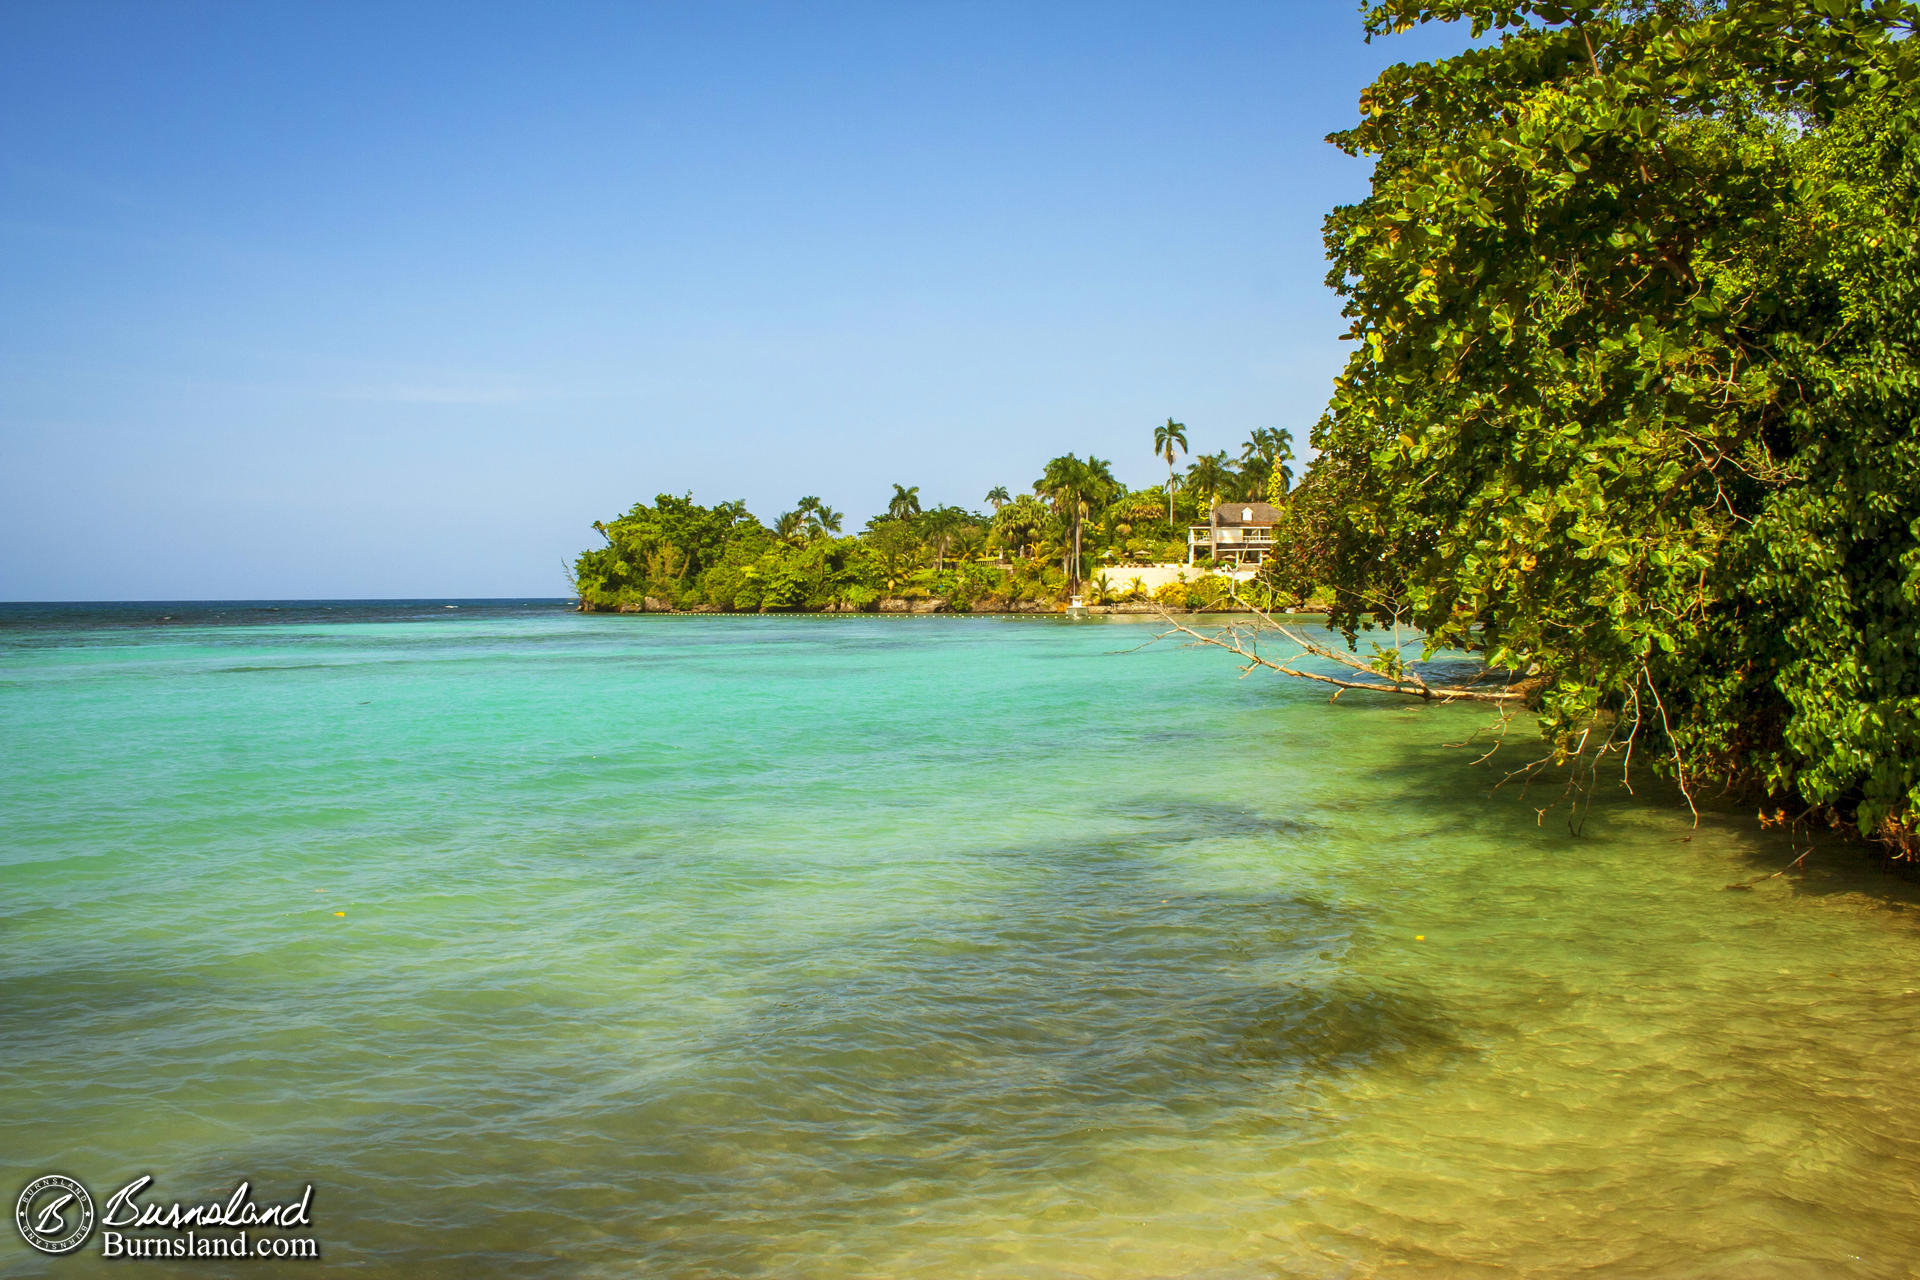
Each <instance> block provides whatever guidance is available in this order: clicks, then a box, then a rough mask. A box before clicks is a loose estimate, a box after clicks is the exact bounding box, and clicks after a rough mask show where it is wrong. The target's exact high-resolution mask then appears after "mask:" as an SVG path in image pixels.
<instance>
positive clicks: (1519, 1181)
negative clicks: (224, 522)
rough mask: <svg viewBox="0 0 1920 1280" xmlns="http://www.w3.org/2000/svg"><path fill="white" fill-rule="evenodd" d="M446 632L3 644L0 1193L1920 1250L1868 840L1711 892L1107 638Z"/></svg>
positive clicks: (414, 1254) (1054, 1273)
mask: <svg viewBox="0 0 1920 1280" xmlns="http://www.w3.org/2000/svg"><path fill="white" fill-rule="evenodd" d="M457 603H458V604H459V606H460V607H458V608H449V607H445V605H444V603H443V602H410V603H407V604H404V605H355V604H352V603H332V604H327V603H321V604H311V603H309V604H300V603H286V604H280V605H273V606H256V605H227V606H218V607H203V606H186V605H179V606H173V605H157V606H156V605H139V606H116V607H96V608H81V609H73V608H49V607H38V608H36V607H26V606H7V607H5V608H4V609H0V1062H3V1064H4V1070H3V1071H0V1174H4V1177H0V1193H4V1194H5V1195H7V1196H9V1197H10V1196H12V1195H13V1194H14V1193H15V1191H16V1189H17V1188H18V1187H19V1186H20V1185H22V1184H24V1183H25V1182H26V1181H27V1180H28V1179H29V1178H31V1177H33V1176H36V1175H38V1174H41V1173H46V1172H62V1173H67V1174H71V1175H74V1176H77V1177H79V1178H80V1179H81V1180H82V1181H83V1182H85V1183H87V1184H88V1185H89V1186H91V1187H93V1188H94V1190H95V1192H96V1195H98V1194H99V1193H101V1192H102V1191H104V1190H107V1189H111V1188H114V1187H118V1186H119V1185H121V1184H122V1183H124V1182H126V1181H128V1180H130V1179H132V1178H134V1177H136V1176H138V1175H140V1174H142V1173H148V1174H152V1175H153V1176H154V1178H155V1192H154V1196H155V1197H157V1198H160V1199H163V1200H171V1199H180V1200H194V1199H209V1198H223V1197H224V1193H225V1192H226V1191H228V1190H229V1189H231V1188H232V1187H233V1185H234V1184H235V1183H236V1182H237V1181H238V1180H240V1179H241V1178H247V1179H250V1180H252V1182H253V1184H254V1186H255V1187H256V1188H257V1189H258V1190H259V1191H260V1192H261V1193H262V1194H263V1195H271V1194H281V1193H286V1194H291V1193H294V1192H297V1191H298V1189H299V1188H300V1187H301V1186H302V1185H304V1184H306V1183H309V1182H310V1183H312V1184H313V1185H314V1204H313V1217H314V1230H313V1235H314V1236H315V1237H316V1238H317V1239H318V1240H319V1241H320V1242H321V1247H322V1250H323V1258H324V1261H323V1262H322V1263H321V1264H318V1265H316V1264H314V1263H311V1262H305V1263H284V1264H261V1263H249V1264H246V1265H245V1267H237V1268H233V1269H232V1271H231V1273H232V1274H251V1275H264V1274H291V1275H301V1274H315V1273H316V1271H317V1270H318V1269H319V1267H324V1268H326V1269H328V1270H341V1269H344V1270H350V1271H351V1272H352V1273H353V1274H356V1275H360V1276H367V1277H389V1276H391V1277H423V1276H424V1277H438V1276H445V1277H469V1276H486V1275H503V1276H505V1275H511V1276H536V1277H541V1276H552V1277H649V1278H656V1277H718V1276H752V1277H810V1278H811V1277H826V1278H830V1277H900V1278H908V1277H913V1278H918V1277H927V1278H933V1277H940V1278H948V1277H963V1276H977V1277H1087V1278H1089V1280H1092V1278H1100V1280H1105V1278H1108V1277H1330V1278H1331V1277H1368V1276H1376V1275H1407V1276H1421V1277H1428V1276H1434V1277H1493V1276H1499V1277H1564V1276H1568V1275H1572V1274H1576V1273H1577V1274H1580V1275H1585V1276H1594V1277H1659V1278H1661V1280H1669V1278H1672V1277H1688V1276H1699V1277H1742V1278H1747V1277H1809V1278H1812V1277H1851V1276H1861V1277H1869V1276H1870V1277H1881V1276H1885V1277H1894V1276H1908V1275H1911V1274H1913V1273H1914V1270H1915V1266H1916V1262H1917V1260H1920V1209H1917V1208H1916V1205H1920V1199H1917V1198H1916V1196H1917V1193H1920V1090H1916V1089H1915V1087H1914V1081H1915V1073H1916V1069H1920V990H1916V989H1917V988H1920V899H1916V896H1915V895H1914V893H1913V891H1912V889H1911V887H1910V885H1909V884H1908V883H1907V882H1904V881H1902V880H1900V879H1898V878H1895V877H1889V876H1887V875H1884V874H1882V873H1881V872H1879V871H1878V870H1876V869H1875V868H1873V867H1872V866H1871V865H1869V864H1868V863H1867V862H1866V861H1865V860H1864V859H1862V858H1861V857H1860V855H1859V854H1858V853H1857V852H1856V851H1849V850H1845V849H1831V848H1826V847H1824V846H1823V847H1821V848H1819V849H1817V850H1816V852H1815V853H1814V854H1813V855H1811V856H1810V857H1809V858H1808V859H1807V860H1806V862H1805V863H1804V864H1803V865H1802V866H1801V867H1800V868H1798V869H1797V870H1795V871H1794V872H1793V873H1791V874H1789V875H1785V876H1780V877H1776V878H1773V879H1768V880H1763V881H1760V882H1759V883H1758V884H1756V885H1755V886H1754V887H1752V888H1750V889H1744V890H1730V889H1728V888H1727V886H1728V885H1729V884H1730V883H1734V882H1744V881H1751V880H1754V879H1755V878H1756V877H1758V876H1762V875H1764V874H1766V873H1768V872H1770V871H1774V870H1777V869H1779V868H1781V867H1783V866H1785V865H1786V864H1787V863H1789V862H1790V861H1791V860H1792V859H1793V858H1794V857H1795V856H1796V854H1797V853H1798V852H1800V850H1802V849H1804V848H1805V845H1804V844H1795V843H1793V842H1792V841H1791V840H1789V839H1787V838H1785V837H1783V836H1780V835H1778V834H1777V833H1765V832H1761V831H1759V830H1758V829H1757V828H1755V827H1754V825H1753V824H1752V822H1751V820H1750V816H1742V815H1739V814H1735V813H1731V812H1723V811H1719V810H1711V809H1710V810H1709V811H1708V813H1707V814H1706V816H1705V818H1704V820H1703V822H1702V824H1701V826H1700V827H1699V829H1698V830H1694V829H1692V828H1691V827H1690V825H1689V819H1688V817H1687V814H1686V811H1685V809H1684V807H1681V806H1678V805H1677V804H1676V803H1675V802H1674V797H1673V796H1672V795H1671V794H1670V793H1668V792H1666V791H1664V790H1663V789H1662V788H1661V787H1660V786H1659V785H1658V784H1655V783H1651V782H1646V781H1642V782H1641V783H1640V784H1639V791H1640V794H1639V795H1638V796H1633V797H1630V796H1627V795H1625V794H1624V793H1622V792H1619V791H1617V790H1613V789H1609V790H1607V791H1605V792H1603V793H1602V794H1600V795H1599V796H1598V797H1597V798H1596V799H1595V800H1594V802H1593V804H1592V807H1591V810H1590V812H1589V813H1588V814H1587V816H1586V820H1585V823H1584V827H1583V829H1582V831H1581V833H1580V834H1579V835H1577V836H1576V835H1574V834H1572V833H1570V832H1569V830H1568V825H1567V821H1566V810H1565V809H1564V807H1562V808H1560V809H1555V810H1551V811H1549V812H1547V813H1546V814H1545V815H1544V816H1538V815H1536V812H1535V810H1536V809H1537V808H1539V807H1542V806H1545V805H1546V804H1547V803H1548V802H1549V801H1550V800H1551V799H1552V798H1553V789H1552V788H1547V789H1542V788H1539V787H1536V788H1535V789H1534V790H1533V791H1532V792H1531V793H1530V794H1523V793H1522V792H1521V791H1520V790H1518V789H1517V788H1516V787H1506V788H1502V789H1500V790H1498V791H1497V792H1493V793H1491V794H1490V793H1489V788H1490V787H1491V784H1492V783H1493V782H1494V781H1495V780H1496V779H1497V778H1498V776H1499V774H1500V773H1501V772H1502V771H1503V770H1502V769H1501V768H1500V767H1499V766H1500V765H1501V762H1502V761H1505V762H1506V763H1507V767H1511V766H1512V765H1513V764H1517V763H1519V762H1520V761H1521V759H1523V758H1524V755H1523V750H1522V748H1524V745H1525V744H1524V742H1523V743H1522V744H1521V748H1509V749H1507V750H1506V751H1505V752H1503V753H1502V755H1500V756H1496V757H1495V759H1494V761H1492V762H1490V763H1488V764H1485V765H1480V766H1474V765H1472V764H1471V761H1472V759H1473V757H1474V756H1476V755H1478V754H1479V748H1478V747H1474V748H1467V747H1462V746H1461V745H1459V744H1460V743H1461V742H1462V741H1463V740H1465V739H1466V738H1467V737H1468V736H1469V735H1471V734H1472V733H1474V732H1475V731H1476V730H1477V729H1479V728H1481V727H1482V725H1483V722H1484V720H1485V718H1486V717H1485V716H1484V715H1483V714H1482V713H1481V712H1479V711H1476V710H1473V709H1461V708H1453V709H1446V708H1440V709H1436V708H1422V707H1411V706H1399V705H1381V704H1378V703H1369V702H1366V701H1364V700H1360V699H1357V698H1354V697H1351V696H1350V697H1348V698H1344V699H1342V700H1341V701H1340V702H1338V703H1335V704H1332V705H1329V704H1328V702H1327V701H1326V699H1325V698H1324V696H1323V695H1321V694H1320V693H1318V692H1316V691H1315V690H1313V689H1310V688H1300V687H1295V686H1292V685H1289V684H1286V683H1284V682H1281V681H1279V680H1277V679H1267V678H1261V677H1258V676H1255V677H1249V678H1247V679H1245V680H1241V679H1238V678H1237V676H1236V672H1235V670H1234V668H1233V666H1232V664H1231V662H1230V661H1229V660H1227V659H1226V658H1225V657H1223V656H1222V655H1220V654H1218V653H1214V652H1209V651H1196V650H1191V649H1186V648H1181V647H1177V646H1173V645H1168V644H1162V645H1157V646H1152V647H1148V648H1144V649H1138V648H1136V646H1138V645H1140V644H1141V642H1143V641H1145V640H1147V639H1148V638H1150V636H1151V634H1152V630H1151V628H1150V627H1148V626H1145V625H1143V624H1140V623H1137V622H1121V621H1093V622H1082V623H1070V622H1062V621H1055V620H1049V619H995V618H977V619H975V618H912V617H906V618H891V617H890V618H810V617H795V618H763V619H753V618H697V617H582V616H577V615H574V614H571V613H567V612H565V611H564V609H563V608H562V607H561V606H559V605H558V604H556V603H553V602H533V601H521V602H493V603H487V602H474V601H465V602H457ZM0 1230H4V1231H6V1238H5V1243H4V1244H0V1274H4V1275H7V1276H16V1275H18V1276H27V1275H43V1274H44V1275H49V1276H57V1275H62V1274H73V1275H78V1274H92V1273H93V1272H94V1270H95V1269H98V1270H100V1271H102V1272H105V1271H106V1270H108V1269H109V1264H106V1263H103V1262H100V1261H99V1260H98V1258H97V1256H95V1255H96V1253H97V1247H98V1242H97V1241H95V1242H94V1243H92V1244H90V1245H89V1246H88V1247H87V1250H86V1252H85V1253H84V1254H83V1255H82V1256H80V1257H75V1258H67V1259H47V1258H42V1257H40V1256H39V1255H37V1254H33V1253H31V1252H30V1251H29V1250H27V1248H26V1247H25V1246H24V1245H23V1244H21V1242H20V1241H19V1240H18V1239H17V1238H15V1237H14V1236H13V1235H12V1233H11V1230H10V1229H8V1228H0ZM111 1266H112V1268H114V1269H116V1271H117V1270H119V1269H125V1270H128V1271H130V1272H131V1273H133V1274H145V1275H182V1276H186V1275H207V1274H224V1273H223V1272H221V1271H220V1269H219V1267H218V1266H217V1265H215V1266H209V1265H208V1264H205V1263H186V1262H181V1263H152V1262H148V1263H138V1264H130V1263H115V1264H111Z"/></svg>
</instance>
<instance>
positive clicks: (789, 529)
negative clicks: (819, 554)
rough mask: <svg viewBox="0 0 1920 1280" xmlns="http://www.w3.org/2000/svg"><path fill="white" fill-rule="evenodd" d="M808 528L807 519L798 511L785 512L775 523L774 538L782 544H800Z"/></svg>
mask: <svg viewBox="0 0 1920 1280" xmlns="http://www.w3.org/2000/svg"><path fill="white" fill-rule="evenodd" d="M806 526H807V518H806V517H805V516H804V515H801V514H800V513H799V512H798V511H783V512H781V513H780V518H779V519H778V520H775V521H774V522H773V536H774V537H776V538H778V539H780V541H782V542H798V541H800V535H801V533H802V532H803V531H804V530H805V529H806Z"/></svg>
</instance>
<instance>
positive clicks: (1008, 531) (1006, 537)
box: [993, 493, 1047, 556]
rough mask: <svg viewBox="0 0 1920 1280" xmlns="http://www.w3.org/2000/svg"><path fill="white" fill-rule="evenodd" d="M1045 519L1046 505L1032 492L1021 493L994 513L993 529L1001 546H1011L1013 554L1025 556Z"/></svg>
mask: <svg viewBox="0 0 1920 1280" xmlns="http://www.w3.org/2000/svg"><path fill="white" fill-rule="evenodd" d="M1046 520H1047V509H1046V507H1045V506H1043V505H1041V502H1040V500H1039V499H1038V498H1036V497H1034V496H1033V495H1032V494H1027V493H1023V494H1021V495H1020V496H1019V497H1017V498H1015V499H1014V500H1013V501H1011V502H1009V503H1008V504H1007V505H1006V506H1004V507H1002V508H1000V510H998V511H996V512H995V513H994V516H993V531H994V534H995V536H996V537H998V538H999V539H1000V545H1001V546H1003V547H1005V546H1011V547H1012V548H1013V553H1014V555H1016V556H1025V555H1026V554H1027V549H1028V548H1029V547H1031V546H1032V545H1033V543H1034V540H1035V538H1036V537H1038V536H1039V533H1040V527H1041V526H1042V525H1043V524H1045V523H1046Z"/></svg>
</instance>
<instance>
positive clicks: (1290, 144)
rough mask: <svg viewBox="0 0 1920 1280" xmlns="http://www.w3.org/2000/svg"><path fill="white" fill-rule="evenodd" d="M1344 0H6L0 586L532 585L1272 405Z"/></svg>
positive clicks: (1303, 356)
mask: <svg viewBox="0 0 1920 1280" xmlns="http://www.w3.org/2000/svg"><path fill="white" fill-rule="evenodd" d="M1464 39H1465V37H1464V33H1457V32H1448V31H1444V30H1443V31H1432V32H1416V33H1413V34H1411V35H1407V36H1400V37H1395V38H1393V39H1391V40H1387V41H1383V42H1376V43H1374V44H1373V45H1372V46H1368V45H1367V44H1365V43H1363V42H1362V39H1361V29H1360V20H1359V17H1358V14H1357V12H1356V10H1355V9H1354V8H1352V7H1350V6H1349V5H1347V4H1344V3H1334V2H1327V3H1270V4H1263V5H1235V4H1188V3H1167V4H1163V5H1152V6H1135V5H1124V4H1089V5H1084V6H1081V5H1071V4H1066V3H1049V4H1041V5H991V4H965V5H947V4H919V3H912V4H892V5H873V6H845V7H843V6H834V5H800V4H778V5H774V4H769V5H752V6H749V5H731V4H691V3H687V4H672V5H649V4H641V3H632V4H622V5H608V6H600V5H593V4H551V5H531V4H515V5H508V4H461V5H451V4H450V5H444V6H436V5H426V4H378V5H375V4H367V5H352V4H308V5H294V4H243V3H230V4H211V5H200V4H174V3H139V4H130V5H103V4H94V3H86V2H85V0H78V2H72V0H59V2H54V0H46V2H44V3H34V2H27V0H12V2H11V3H8V4H6V5H4V6H0V599H16V600H18V599H156V598H173V599H180V598H258V597H318V596H335V597H338V596H352V597H376V596H437V595H523V594H532V595H559V594H562V592H563V590H564V580H563V577H562V570H561V563H562V561H563V560H565V559H567V558H570V557H571V555H572V554H573V553H574V552H576V551H577V550H579V549H580V548H582V547H584V546H587V545H589V544H590V543H591V542H593V541H594V540H595V539H594V535H592V533H591V532H590V530H589V528H588V526H589V525H590V523H591V522H592V521H593V520H595V519H596V518H602V517H610V516H612V515H615V514H617V513H618V512H620V511H623V510H625V509H626V508H627V507H628V506H630V505H631V504H632V503H633V502H634V501H636V500H639V499H647V500H651V497H652V495H653V494H655V493H657V492H660V491H662V490H673V491H676V492H679V491H686V490H691V491H692V492H693V494H694V495H695V497H696V498H698V499H700V500H703V501H717V500H720V499H723V498H734V497H738V498H744V499H745V500H746V501H747V503H748V504H749V506H750V507H752V508H753V509H754V510H755V511H756V512H757V513H759V514H760V515H762V516H763V517H764V518H767V519H769V520H770V519H771V518H772V517H773V516H774V515H776V514H777V513H778V512H779V511H781V510H784V509H785V508H787V507H789V506H791V505H792V503H793V500H794V499H795V498H797V497H798V496H799V495H801V494H808V493H810V494H818V495H820V496H821V497H823V498H824V499H825V500H826V501H827V502H829V503H830V504H832V505H833V506H835V507H837V508H840V509H842V510H844V511H846V512H848V513H849V515H850V517H851V519H850V521H849V527H854V526H857V525H858V524H859V523H860V522H862V521H863V520H865V519H866V517H868V516H869V515H871V514H873V513H874V512H875V511H876V510H878V509H879V508H880V507H881V506H883V505H884V502H885V498H886V495H887V494H888V492H889V491H890V486H891V484H892V482H894V481H900V482H903V483H907V484H917V485H919V486H920V488H921V493H922V495H923V499H925V500H928V501H942V502H955V503H961V504H965V505H969V506H976V507H977V506H979V505H981V498H982V495H984V494H985V493H986V491H987V490H988V488H990V487H991V486H993V485H994V484H1001V483H1003V484H1006V485H1007V486H1008V487H1009V488H1012V489H1014V490H1015V491H1018V490H1019V489H1020V488H1022V487H1025V486H1027V485H1029V484H1030V483H1031V482H1032V480H1033V479H1034V477H1035V476H1037V475H1038V474H1039V471H1040V468H1041V465H1042V463H1043V462H1044V461H1045V459H1046V458H1048V457H1050V456H1052V455H1054V454H1058V453H1063V452H1067V451H1069V450H1071V451H1075V452H1079V453H1085V452H1087V451H1089V450H1091V451H1092V452H1094V453H1096V454H1098V455H1099V456H1101V457H1103V458H1108V459H1111V460H1112V461H1113V463H1114V467H1115V471H1116V473H1117V474H1118V475H1119V476H1120V477H1121V478H1122V479H1124V480H1127V481H1129V482H1130V483H1134V484H1145V483H1149V482H1151V481H1153V480H1154V478H1155V477H1156V475H1157V474H1163V472H1162V471H1161V469H1160V468H1159V466H1158V464H1157V463H1156V460H1155V459H1154V458H1153V457H1152V455H1151V453H1150V445H1151V433H1152V427H1153V425H1154V424H1155V423H1156V422H1159V421H1162V420H1164V419H1165V418H1166V417H1167V416H1169V415H1172V416H1174V417H1176V418H1179V419H1181V420H1182V421H1184V422H1185V423H1186V424H1187V426H1188V433H1189V438H1190V440H1191V441H1192V444H1193V446H1194V448H1195V449H1196V450H1197V451H1198V450H1212V449H1217V448H1235V447H1237V446H1238V443H1239V442H1240V441H1241V440H1242V439H1243V438H1244V437H1245V435H1246V433H1247V432H1248V431H1249V430H1251V429H1252V428H1254V427H1263V426H1272V427H1282V428H1287V429H1291V430H1293V431H1295V432H1296V433H1298V434H1299V435H1300V436H1301V437H1302V443H1304V435H1305V432H1306V429H1307V428H1308V427H1309V426H1310V425H1311V423H1312V422H1313V420H1314V419H1315V417H1317V416H1318V413H1319V410H1320V407H1321V405H1322V404H1323V403H1324V402H1325V400H1326V397H1327V391H1328V387H1329V383H1330V380H1331V378H1332V376H1333V375H1334V373H1335V372H1336V371H1337V369H1338V368H1339V365H1340V362H1341V360H1342V358H1343V356H1344V351H1345V345H1344V344H1342V343H1340V342H1339V341H1338V334H1339V332H1340V329H1341V322H1340V319H1339V308H1338V302H1337V299H1336V298H1335V297H1334V296H1333V295H1332V294H1331V293H1330V292H1329V291H1328V290H1327V289H1326V288H1325V286H1324V285H1323V283H1322V278H1323V276H1324V274H1325V269H1326V268H1325V264H1324V261H1323V256H1322V247H1321V244H1320V219H1321V217H1322V215H1323V214H1324V213H1325V212H1326V211H1327V210H1328V209H1329V208H1330V207H1331V206H1333V205H1334V204H1336V203H1339V202H1343V201H1348V200H1352V199H1354V198H1357V197H1358V196H1359V195H1360V194H1362V193H1363V192H1364V190H1365V185H1366V167H1365V166H1364V165H1363V164H1361V163H1359V162H1356V161H1352V160H1349V159H1347V158H1345V157H1343V156H1341V155H1340V154H1339V153H1338V152H1336V151H1334V149H1333V148H1331V147H1329V146H1327V145H1326V143H1325V142H1324V141H1323V139H1324V136H1325V135H1326V134H1327V133H1328V132H1329V131H1330V130H1332V129H1336V128H1339V127H1342V126H1344V125H1346V124H1348V123H1350V122H1351V120H1352V119H1353V116H1354V103H1355V100H1356V97H1357V95H1358V93H1359V91H1360V89H1361V88H1362V87H1363V86H1364V85H1365V84H1366V83H1367V82H1368V81H1369V80H1370V79H1371V78H1372V76H1373V75H1374V74H1375V73H1376V72H1377V71H1378V70H1379V69H1380V68H1381V67H1383V66H1385V65H1386V64H1387V63H1389V62H1391V61H1395V60H1415V59H1419V58H1424V57H1432V56H1436V55H1439V54H1443V53H1447V52H1451V51H1452V50H1453V49H1454V48H1457V47H1458V46H1459V45H1460V44H1462V43H1464Z"/></svg>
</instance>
